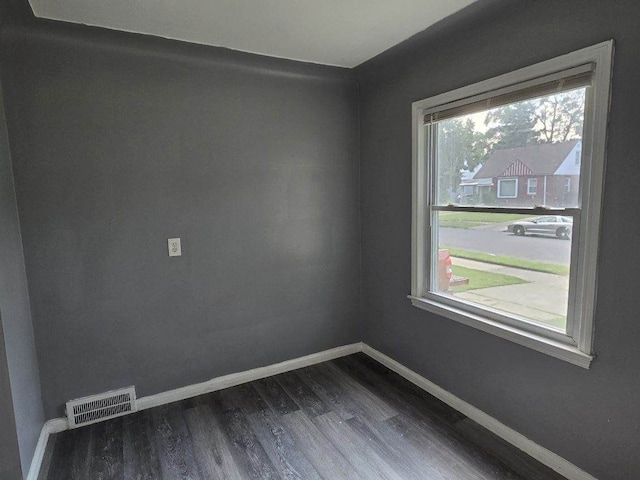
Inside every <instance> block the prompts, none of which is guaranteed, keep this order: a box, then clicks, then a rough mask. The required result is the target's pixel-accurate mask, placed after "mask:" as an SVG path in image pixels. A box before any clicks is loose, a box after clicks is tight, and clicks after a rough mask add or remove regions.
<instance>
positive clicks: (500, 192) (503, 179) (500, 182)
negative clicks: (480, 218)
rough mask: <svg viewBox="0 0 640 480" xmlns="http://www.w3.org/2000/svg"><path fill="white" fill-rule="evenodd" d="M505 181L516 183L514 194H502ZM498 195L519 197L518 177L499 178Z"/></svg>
mask: <svg viewBox="0 0 640 480" xmlns="http://www.w3.org/2000/svg"><path fill="white" fill-rule="evenodd" d="M505 182H514V183H515V184H516V188H515V190H514V193H513V195H502V184H503V183H505ZM496 196H497V197H498V198H518V179H517V178H500V179H498V187H497V191H496Z"/></svg>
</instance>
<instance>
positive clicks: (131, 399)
mask: <svg viewBox="0 0 640 480" xmlns="http://www.w3.org/2000/svg"><path fill="white" fill-rule="evenodd" d="M136 410H137V408H136V388H135V387H127V388H122V389H120V390H112V391H110V392H105V393H100V394H98V395H91V396H90V397H83V398H78V399H76V400H70V401H68V402H67V417H68V419H69V428H77V427H82V426H83V425H90V424H92V423H96V422H102V421H103V420H107V419H109V418H114V417H120V416H122V415H126V414H128V413H131V412H135V411H136Z"/></svg>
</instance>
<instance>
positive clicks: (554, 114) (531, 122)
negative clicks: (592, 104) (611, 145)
mask: <svg viewBox="0 0 640 480" xmlns="http://www.w3.org/2000/svg"><path fill="white" fill-rule="evenodd" d="M584 104H585V90H584V89H579V90H574V91H570V92H563V93H558V94H556V95H549V96H546V97H543V98H539V99H534V100H527V101H524V102H518V103H513V104H510V105H506V106H504V107H499V108H496V109H493V110H491V111H489V112H488V113H487V116H486V118H485V122H484V123H485V126H488V127H489V128H488V129H487V131H486V133H485V141H486V144H487V151H488V152H490V151H492V150H494V149H503V148H517V147H525V146H527V145H532V144H536V143H557V142H565V141H567V140H573V139H577V138H581V137H582V126H583V120H584Z"/></svg>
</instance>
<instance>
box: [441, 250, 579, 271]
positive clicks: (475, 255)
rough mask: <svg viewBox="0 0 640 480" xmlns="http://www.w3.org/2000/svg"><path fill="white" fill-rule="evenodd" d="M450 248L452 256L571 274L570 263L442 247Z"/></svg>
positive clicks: (506, 265) (525, 268)
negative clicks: (560, 263) (563, 263)
mask: <svg viewBox="0 0 640 480" xmlns="http://www.w3.org/2000/svg"><path fill="white" fill-rule="evenodd" d="M440 248H441V249H447V250H449V254H450V255H451V256H452V257H458V258H466V259H467V260H476V261H478V262H484V263H493V264H495V265H504V266H505V267H513V268H522V269H523V270H533V271H534V272H543V273H553V274H554V275H562V276H564V277H567V276H569V266H568V265H558V264H556V263H545V262H536V261H535V260H525V259H523V258H515V257H505V256H502V255H492V254H490V253H484V252H474V251H472V250H463V249H461V248H454V247H444V246H442V247H440Z"/></svg>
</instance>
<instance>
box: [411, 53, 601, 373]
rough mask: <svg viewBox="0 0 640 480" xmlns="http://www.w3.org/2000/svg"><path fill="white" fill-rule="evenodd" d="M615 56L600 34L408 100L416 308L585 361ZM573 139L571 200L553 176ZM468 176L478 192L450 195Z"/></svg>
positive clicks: (589, 344) (591, 321)
mask: <svg viewBox="0 0 640 480" xmlns="http://www.w3.org/2000/svg"><path fill="white" fill-rule="evenodd" d="M612 54H613V42H605V43H602V44H599V45H596V46H593V47H589V48H586V49H583V50H579V51H576V52H573V53H570V54H567V55H563V56H561V57H558V58H554V59H552V60H549V61H546V62H542V63H540V64H537V65H533V66H530V67H526V68H524V69H521V70H517V71H515V72H511V73H507V74H505V75H501V76H499V77H496V78H493V79H489V80H486V81H483V82H480V83H477V84H474V85H470V86H468V87H463V88H460V89H458V90H454V91H452V92H448V93H444V94H441V95H437V96H435V97H431V98H428V99H425V100H421V101H418V102H415V103H414V104H413V117H414V122H413V124H414V127H413V128H414V132H413V139H414V143H413V152H414V158H413V216H412V218H413V220H412V282H411V295H410V296H409V298H410V299H411V302H412V304H413V305H414V306H416V307H419V308H422V309H425V310H428V311H431V312H435V313H437V314H440V315H442V316H444V317H447V318H449V319H452V320H456V321H459V322H461V323H464V324H466V325H469V326H472V327H475V328H478V329H481V330H483V331H485V332H489V333H492V334H495V335H498V336H501V337H503V338H505V339H508V340H511V341H514V342H516V343H519V344H521V345H524V346H527V347H530V348H533V349H535V350H538V351H540V352H543V353H546V354H549V355H552V356H555V357H557V358H560V359H563V360H566V361H568V362H571V363H574V364H576V365H579V366H582V367H585V368H588V367H589V365H590V362H591V360H592V359H593V351H592V348H593V324H594V319H593V315H594V305H595V294H596V260H595V259H596V258H597V250H598V231H599V225H600V205H601V195H602V187H603V177H604V156H605V143H606V125H607V116H608V106H609V94H610V76H611V60H612ZM577 145H578V146H579V148H581V153H580V154H578V156H579V157H580V161H578V163H577V164H576V165H575V167H576V168H575V170H574V172H576V174H575V177H576V181H577V182H578V183H577V185H578V186H577V188H575V189H574V192H573V195H571V197H569V198H568V197H567V195H566V194H567V193H569V192H570V191H571V179H570V178H565V179H564V181H563V180H562V177H558V176H556V171H559V170H560V167H561V165H563V164H564V160H565V159H566V158H567V156H568V155H569V154H570V153H571V152H572V151H573V150H574V148H576V146H577ZM562 168H565V167H562ZM470 171H473V172H475V173H474V176H473V182H474V183H475V184H477V185H479V186H480V185H482V186H483V187H482V188H478V192H477V193H476V195H474V197H473V201H472V202H469V203H465V204H458V203H453V202H452V196H455V193H454V194H453V195H452V192H456V191H457V190H456V189H457V188H458V186H459V185H460V182H461V175H462V172H470ZM572 175H574V173H572ZM521 178H522V179H523V181H524V179H525V178H526V179H527V195H526V196H525V195H521V196H518V183H519V179H521ZM539 178H540V197H538V196H537V194H538V191H539V190H538V179H539ZM556 179H557V180H556ZM467 181H468V180H467ZM494 186H495V187H494ZM534 197H535V198H534ZM538 202H539V203H538Z"/></svg>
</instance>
